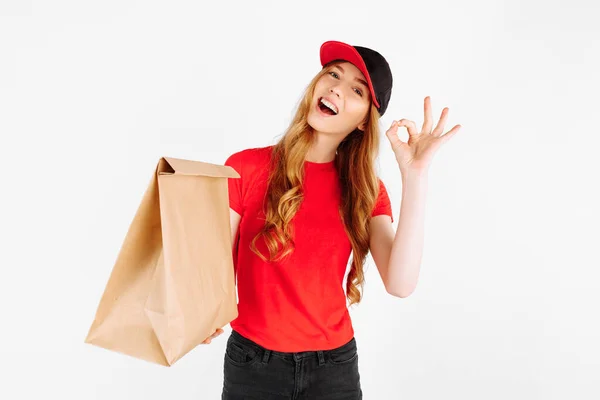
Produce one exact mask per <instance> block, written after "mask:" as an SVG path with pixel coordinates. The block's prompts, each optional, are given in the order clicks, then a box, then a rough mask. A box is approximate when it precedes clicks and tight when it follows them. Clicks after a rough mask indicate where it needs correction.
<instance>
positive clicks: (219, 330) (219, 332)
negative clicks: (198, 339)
mask: <svg viewBox="0 0 600 400" xmlns="http://www.w3.org/2000/svg"><path fill="white" fill-rule="evenodd" d="M223 332H224V330H223V329H221V328H219V329H217V330H216V331H215V332H214V333H213V334H212V335H210V336H209V337H207V338H206V339H205V340H204V342H202V343H200V344H210V342H211V340H212V339H214V338H216V337H217V336H219V335H220V334H222V333H223Z"/></svg>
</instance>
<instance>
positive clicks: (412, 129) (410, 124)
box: [398, 118, 419, 136]
mask: <svg viewBox="0 0 600 400" xmlns="http://www.w3.org/2000/svg"><path fill="white" fill-rule="evenodd" d="M398 126H405V127H406V130H407V131H408V134H409V136H417V135H418V133H419V132H418V131H417V126H416V125H415V122H414V121H411V120H409V119H404V118H403V119H401V120H400V121H398Z"/></svg>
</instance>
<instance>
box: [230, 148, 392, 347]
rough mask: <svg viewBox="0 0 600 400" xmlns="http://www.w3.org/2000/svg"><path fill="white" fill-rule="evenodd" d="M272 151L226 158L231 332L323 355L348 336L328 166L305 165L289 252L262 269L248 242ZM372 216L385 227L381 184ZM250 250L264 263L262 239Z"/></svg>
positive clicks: (344, 244) (343, 249) (344, 252)
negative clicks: (233, 290) (232, 233)
mask: <svg viewBox="0 0 600 400" xmlns="http://www.w3.org/2000/svg"><path fill="white" fill-rule="evenodd" d="M272 147H273V146H267V147H261V148H251V149H245V150H241V151H239V152H237V153H234V154H232V155H231V156H229V158H228V159H227V161H226V162H225V165H228V166H231V167H232V168H233V169H235V170H236V171H237V172H238V173H239V174H240V178H230V179H228V184H229V206H230V207H231V209H233V210H234V211H236V212H237V213H238V214H240V215H241V217H242V219H241V221H240V226H239V230H238V234H237V236H236V239H235V243H237V245H236V246H234V248H233V260H234V267H235V271H236V276H237V292H238V311H239V315H238V317H237V318H236V319H234V320H233V321H231V328H232V329H234V330H236V331H237V332H239V333H240V334H241V335H242V336H245V337H247V338H249V339H251V340H253V341H255V342H256V343H258V344H260V345H261V346H263V347H265V348H267V349H271V350H275V351H282V352H300V351H311V350H330V349H333V348H336V347H339V346H341V345H343V344H345V343H346V342H348V341H349V340H350V339H352V337H353V336H354V330H353V328H352V321H351V319H350V314H349V312H348V308H347V300H346V294H345V288H344V285H343V283H344V277H345V274H346V272H347V267H348V268H349V263H348V261H349V258H350V254H351V252H352V246H351V243H350V240H349V239H348V236H347V234H346V232H345V230H344V226H343V223H342V220H341V218H340V216H339V213H338V207H339V204H340V195H341V189H340V186H339V183H338V174H337V170H336V168H335V164H334V162H333V161H331V162H328V163H314V162H309V161H305V163H304V165H305V177H304V182H303V185H304V186H303V189H304V200H303V202H302V204H301V206H300V208H299V210H298V212H297V213H296V215H295V216H294V218H293V219H292V220H291V223H292V224H293V226H294V227H296V228H295V235H294V240H295V245H296V246H295V249H294V250H293V252H292V254H291V255H289V256H288V257H287V258H286V259H284V260H283V261H279V262H271V263H269V262H263V261H262V259H261V258H259V257H258V256H257V255H256V254H255V253H254V252H252V250H250V242H251V241H252V239H253V238H254V237H255V236H256V234H257V233H258V232H259V230H260V228H261V227H262V226H263V225H264V217H265V214H264V211H263V208H262V206H263V199H264V198H265V194H266V190H267V179H268V173H269V170H268V168H269V164H270V155H271V150H272ZM379 182H380V191H379V197H378V200H377V204H376V206H375V207H374V210H373V213H372V215H373V216H375V215H379V214H386V215H389V216H390V217H391V221H392V222H393V216H392V209H391V206H390V199H389V197H388V194H387V191H386V189H385V186H384V185H383V182H382V181H381V179H380V180H379ZM256 247H257V248H258V250H260V252H261V253H262V254H263V256H265V257H266V258H267V259H268V258H269V251H268V249H267V246H266V244H265V242H264V239H262V238H261V239H259V240H257V241H256Z"/></svg>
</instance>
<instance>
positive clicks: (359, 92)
mask: <svg viewBox="0 0 600 400" xmlns="http://www.w3.org/2000/svg"><path fill="white" fill-rule="evenodd" d="M329 75H331V76H333V77H334V78H335V79H340V76H339V75H338V74H337V73H336V72H335V71H329ZM353 89H354V92H355V93H357V94H358V95H359V96H360V97H362V95H363V94H362V90H360V89H359V88H356V87H355V88H353Z"/></svg>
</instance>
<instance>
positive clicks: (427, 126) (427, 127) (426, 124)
mask: <svg viewBox="0 0 600 400" xmlns="http://www.w3.org/2000/svg"><path fill="white" fill-rule="evenodd" d="M423 108H424V110H423V111H424V114H425V118H424V120H423V129H421V131H422V132H431V125H433V119H432V117H431V98H430V97H429V96H427V97H425V101H424V104H423Z"/></svg>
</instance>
